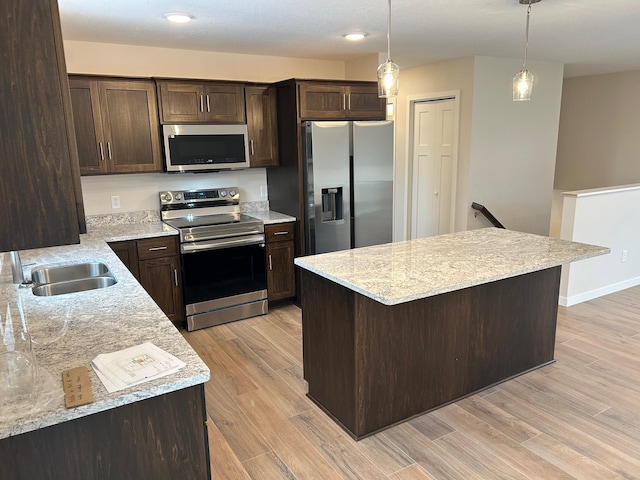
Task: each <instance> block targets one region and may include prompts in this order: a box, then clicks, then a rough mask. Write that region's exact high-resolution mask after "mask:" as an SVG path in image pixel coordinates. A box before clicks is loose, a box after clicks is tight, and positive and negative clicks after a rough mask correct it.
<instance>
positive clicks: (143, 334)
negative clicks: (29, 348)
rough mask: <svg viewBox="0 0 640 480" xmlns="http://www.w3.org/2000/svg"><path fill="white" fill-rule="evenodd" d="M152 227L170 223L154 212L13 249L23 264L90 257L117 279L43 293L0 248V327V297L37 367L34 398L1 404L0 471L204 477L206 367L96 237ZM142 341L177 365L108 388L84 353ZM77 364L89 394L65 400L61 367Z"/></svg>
mask: <svg viewBox="0 0 640 480" xmlns="http://www.w3.org/2000/svg"><path fill="white" fill-rule="evenodd" d="M159 235H177V231H175V230H173V229H172V228H170V227H167V226H166V225H164V224H162V223H160V222H151V223H147V224H140V225H121V226H119V227H117V228H114V227H104V228H102V229H101V228H94V229H93V231H92V230H91V229H90V234H88V235H81V236H80V239H81V243H80V244H79V245H67V246H60V247H51V248H44V249H37V250H29V251H24V252H21V256H22V261H23V264H24V265H25V269H26V270H29V269H30V268H34V267H36V266H43V265H45V264H46V265H50V264H65V263H78V262H86V261H95V260H98V261H102V262H104V263H106V264H107V265H108V266H109V268H110V269H111V271H112V272H113V274H114V275H115V277H116V278H117V280H118V282H117V283H116V284H115V285H113V286H110V287H107V288H103V289H97V290H89V291H85V292H77V293H72V294H67V295H58V296H51V297H36V296H35V295H33V294H32V293H31V290H30V289H18V288H17V286H16V285H13V284H12V279H11V268H10V265H9V262H8V255H5V256H4V258H5V261H4V262H2V258H3V254H0V262H2V264H1V265H0V307H2V308H1V309H0V312H1V313H0V315H2V317H1V320H2V323H3V327H5V326H6V323H5V321H6V311H7V305H8V306H9V307H10V308H11V313H12V323H13V328H14V330H19V329H21V323H22V318H21V317H24V325H25V327H26V328H27V329H28V331H29V332H30V334H31V335H32V337H33V342H34V351H35V355H36V359H37V362H38V370H39V371H38V385H37V386H36V392H37V393H38V396H37V397H36V401H35V405H33V406H31V405H23V406H21V407H19V408H12V412H14V413H10V412H9V410H8V407H7V408H6V409H3V411H2V412H0V478H7V479H9V478H25V479H27V478H29V479H31V478H34V479H35V478H38V479H40V478H42V479H49V478H50V479H60V478H69V479H71V478H82V479H95V478H114V479H115V478H118V479H120V478H154V479H175V478H193V479H208V478H210V472H209V449H208V444H207V437H206V435H207V432H206V426H205V420H206V413H205V401H204V388H203V384H204V383H205V382H206V381H207V380H208V379H209V369H208V368H207V366H206V365H205V364H204V362H202V360H201V359H200V358H199V357H198V355H197V354H196V353H195V352H194V351H193V349H192V348H191V347H190V345H189V344H188V343H187V342H186V341H185V340H184V338H183V337H182V335H181V334H180V333H179V332H178V330H176V328H175V327H174V326H173V324H172V323H171V322H170V321H169V320H168V319H167V317H166V315H165V314H164V313H163V312H162V311H161V310H160V308H159V307H158V306H157V305H156V304H155V303H154V301H153V300H152V299H151V297H149V295H148V294H147V293H146V291H145V290H144V289H143V288H142V286H140V284H139V283H138V282H137V281H136V279H135V278H134V277H133V275H132V274H131V273H130V272H129V271H128V270H127V268H126V267H125V266H124V265H123V264H122V262H121V261H120V260H119V259H118V257H117V256H116V255H115V254H114V253H113V251H112V250H111V249H110V248H109V246H108V245H107V243H106V241H105V240H109V241H112V240H126V239H129V238H145V237H156V236H159ZM18 299H19V300H20V303H21V307H20V308H21V309H22V311H23V315H22V316H21V315H20V312H19V309H18ZM144 342H151V343H153V344H154V345H156V346H157V347H160V348H161V349H163V350H165V351H166V352H169V353H170V354H172V355H174V356H176V357H177V358H179V359H180V360H182V361H183V362H185V363H186V366H185V367H183V368H182V369H180V370H179V371H178V372H177V373H173V374H171V375H169V376H166V377H162V378H159V379H156V380H153V381H150V382H146V383H142V384H140V385H136V386H133V387H129V388H127V389H125V390H121V391H117V392H114V393H108V392H107V390H106V389H105V388H104V386H103V385H102V383H101V382H100V380H99V379H98V377H97V376H96V374H95V372H94V371H93V369H92V368H91V367H90V366H89V365H90V362H91V360H93V359H94V358H95V357H96V356H97V355H98V354H101V353H110V352H113V351H118V350H121V349H124V348H127V347H131V346H134V345H139V344H142V343H144ZM80 366H85V367H87V368H88V371H89V378H90V383H91V388H92V391H93V395H94V401H93V402H92V403H89V404H87V405H82V406H79V407H75V408H71V409H66V408H65V404H64V400H63V394H62V381H61V380H62V377H61V374H62V371H64V370H66V369H70V368H74V367H80ZM14 407H15V406H14Z"/></svg>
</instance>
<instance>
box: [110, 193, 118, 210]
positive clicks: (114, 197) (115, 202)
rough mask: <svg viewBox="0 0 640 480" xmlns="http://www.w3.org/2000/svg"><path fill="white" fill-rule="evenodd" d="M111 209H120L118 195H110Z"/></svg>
mask: <svg viewBox="0 0 640 480" xmlns="http://www.w3.org/2000/svg"><path fill="white" fill-rule="evenodd" d="M111 208H114V209H115V208H120V195H111Z"/></svg>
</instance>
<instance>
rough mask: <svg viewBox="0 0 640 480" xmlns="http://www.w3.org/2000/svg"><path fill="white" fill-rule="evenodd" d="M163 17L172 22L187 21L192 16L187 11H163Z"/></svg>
mask: <svg viewBox="0 0 640 480" xmlns="http://www.w3.org/2000/svg"><path fill="white" fill-rule="evenodd" d="M164 18H166V19H167V20H169V21H170V22H173V23H187V22H190V21H191V19H192V18H193V17H192V16H191V15H189V14H188V13H165V14H164Z"/></svg>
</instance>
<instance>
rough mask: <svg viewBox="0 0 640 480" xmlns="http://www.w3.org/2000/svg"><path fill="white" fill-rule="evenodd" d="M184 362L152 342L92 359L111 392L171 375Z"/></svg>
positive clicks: (183, 364)
mask: <svg viewBox="0 0 640 480" xmlns="http://www.w3.org/2000/svg"><path fill="white" fill-rule="evenodd" d="M185 365H186V364H185V363H184V362H183V361H182V360H180V359H179V358H176V357H174V356H173V355H171V354H170V353H167V352H165V351H164V350H162V349H161V348H158V347H156V346H155V345H154V344H153V343H150V342H146V343H143V344H142V345H136V346H134V347H129V348H125V349H124V350H119V351H117V352H113V353H105V354H101V355H98V356H97V357H96V358H94V359H93V360H92V361H91V366H92V367H93V369H94V371H95V372H96V374H97V375H98V378H99V379H100V381H101V382H102V384H103V385H104V387H105V388H106V389H107V391H108V392H109V393H113V392H117V391H118V390H124V389H125V388H127V387H132V386H133V385H138V384H140V383H144V382H148V381H150V380H154V379H156V378H160V377H164V376H166V375H170V374H171V373H174V372H177V371H178V370H180V369H181V368H182V367H184V366H185Z"/></svg>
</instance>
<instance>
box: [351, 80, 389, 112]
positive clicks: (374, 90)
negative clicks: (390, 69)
mask: <svg viewBox="0 0 640 480" xmlns="http://www.w3.org/2000/svg"><path fill="white" fill-rule="evenodd" d="M386 109H387V103H386V100H385V99H384V98H380V97H378V86H377V85H371V86H369V85H352V86H349V87H347V112H348V113H347V116H348V117H349V118H352V119H371V120H384V119H385V118H386Z"/></svg>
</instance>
